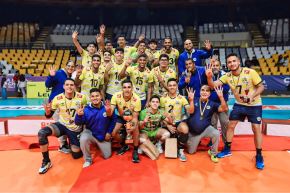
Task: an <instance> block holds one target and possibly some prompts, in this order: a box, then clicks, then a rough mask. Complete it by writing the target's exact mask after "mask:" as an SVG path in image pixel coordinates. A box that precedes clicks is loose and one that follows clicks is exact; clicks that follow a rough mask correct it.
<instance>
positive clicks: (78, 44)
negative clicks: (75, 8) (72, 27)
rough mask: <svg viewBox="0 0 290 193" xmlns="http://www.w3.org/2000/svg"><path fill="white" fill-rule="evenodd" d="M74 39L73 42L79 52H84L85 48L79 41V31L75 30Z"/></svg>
mask: <svg viewBox="0 0 290 193" xmlns="http://www.w3.org/2000/svg"><path fill="white" fill-rule="evenodd" d="M72 40H73V43H74V45H75V47H76V48H77V50H78V52H79V54H82V53H83V48H82V46H81V45H80V43H79V41H78V32H77V31H74V32H73V34H72Z"/></svg>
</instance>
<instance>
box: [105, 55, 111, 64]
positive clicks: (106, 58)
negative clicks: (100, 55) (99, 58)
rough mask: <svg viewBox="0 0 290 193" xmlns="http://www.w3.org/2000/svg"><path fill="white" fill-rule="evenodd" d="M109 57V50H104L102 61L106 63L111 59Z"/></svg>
mask: <svg viewBox="0 0 290 193" xmlns="http://www.w3.org/2000/svg"><path fill="white" fill-rule="evenodd" d="M111 57H112V54H111V53H110V52H104V61H105V62H106V63H107V62H110V61H111Z"/></svg>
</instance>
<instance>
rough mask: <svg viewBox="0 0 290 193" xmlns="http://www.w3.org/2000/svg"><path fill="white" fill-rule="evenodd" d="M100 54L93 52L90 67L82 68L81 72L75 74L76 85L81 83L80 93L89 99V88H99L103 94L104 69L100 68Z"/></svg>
mask: <svg viewBox="0 0 290 193" xmlns="http://www.w3.org/2000/svg"><path fill="white" fill-rule="evenodd" d="M101 68H102V66H101V56H100V55H97V54H94V55H93V56H92V68H91V69H90V70H87V69H86V68H84V69H83V70H82V72H81V73H78V74H77V75H76V79H75V81H76V85H79V84H80V85H81V93H82V94H84V95H85V96H86V97H87V100H89V96H90V90H91V89H92V88H97V89H99V90H101V92H102V96H104V90H103V86H104V70H101Z"/></svg>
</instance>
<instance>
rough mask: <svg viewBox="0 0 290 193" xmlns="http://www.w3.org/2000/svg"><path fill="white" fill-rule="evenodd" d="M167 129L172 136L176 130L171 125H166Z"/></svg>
mask: <svg viewBox="0 0 290 193" xmlns="http://www.w3.org/2000/svg"><path fill="white" fill-rule="evenodd" d="M167 129H168V130H169V131H170V133H172V134H174V133H175V132H176V131H177V129H176V127H175V126H172V125H167Z"/></svg>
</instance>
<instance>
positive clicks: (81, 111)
mask: <svg viewBox="0 0 290 193" xmlns="http://www.w3.org/2000/svg"><path fill="white" fill-rule="evenodd" d="M84 108H85V107H84V106H83V105H82V104H81V106H80V107H79V108H78V109H77V114H78V116H83V115H84Z"/></svg>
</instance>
